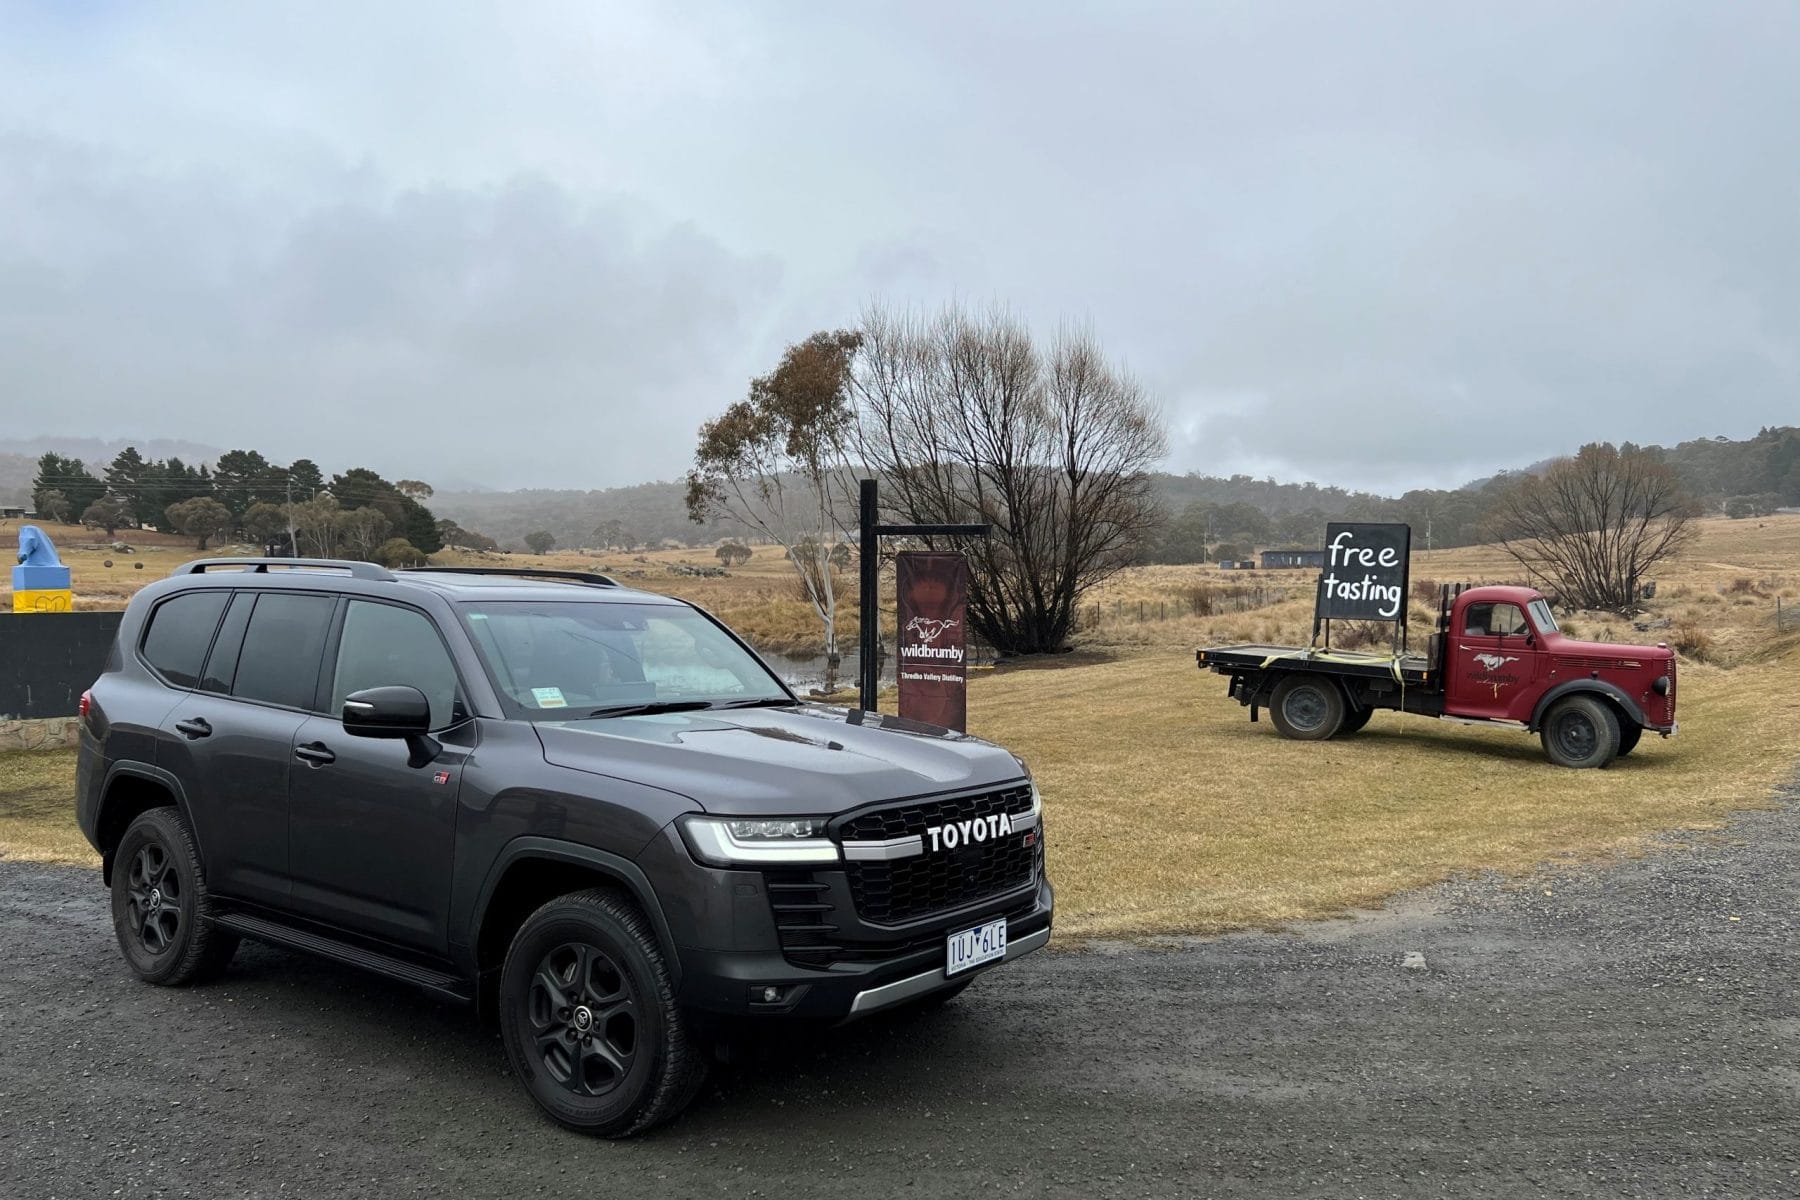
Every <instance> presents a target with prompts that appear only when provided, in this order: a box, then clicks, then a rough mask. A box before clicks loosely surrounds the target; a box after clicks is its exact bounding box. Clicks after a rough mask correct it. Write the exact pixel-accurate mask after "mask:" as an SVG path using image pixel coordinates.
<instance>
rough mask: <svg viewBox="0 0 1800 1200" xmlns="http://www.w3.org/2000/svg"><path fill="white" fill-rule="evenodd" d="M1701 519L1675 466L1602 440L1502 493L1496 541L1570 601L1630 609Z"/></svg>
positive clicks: (1583, 605)
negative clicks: (1651, 575)
mask: <svg viewBox="0 0 1800 1200" xmlns="http://www.w3.org/2000/svg"><path fill="white" fill-rule="evenodd" d="M1695 511H1696V510H1695V507H1694V504H1693V501H1692V500H1691V499H1689V497H1688V495H1687V494H1686V492H1684V491H1683V490H1682V486H1681V480H1680V477H1679V476H1678V475H1677V474H1676V473H1675V469H1674V468H1673V467H1670V466H1668V465H1667V464H1666V463H1663V462H1661V461H1659V460H1658V459H1657V458H1656V457H1655V456H1654V455H1653V454H1650V453H1648V452H1646V451H1643V450H1640V449H1637V448H1636V447H1633V446H1630V445H1627V446H1626V447H1625V448H1624V449H1623V450H1621V449H1618V448H1617V447H1615V446H1613V445H1612V444H1611V443H1606V442H1595V443H1592V444H1590V445H1586V446H1583V447H1582V448H1581V449H1580V451H1579V452H1577V453H1576V455H1575V456H1574V457H1573V458H1564V459H1559V460H1558V461H1556V462H1554V463H1552V464H1551V465H1550V467H1549V469H1548V470H1546V471H1545V472H1544V473H1543V474H1542V475H1528V476H1526V477H1524V478H1523V479H1521V480H1519V481H1518V482H1517V483H1516V484H1514V485H1513V486H1512V487H1511V488H1509V489H1507V490H1506V491H1505V492H1503V493H1502V494H1501V495H1500V497H1499V500H1498V501H1497V505H1496V508H1495V512H1494V516H1493V533H1494V535H1495V536H1496V537H1497V538H1498V539H1499V541H1500V543H1501V544H1502V545H1503V546H1505V547H1506V550H1507V552H1508V553H1509V554H1511V555H1512V556H1513V557H1514V558H1515V559H1517V560H1518V561H1519V563H1520V564H1521V565H1522V566H1524V568H1525V569H1526V570H1527V571H1529V572H1530V573H1531V575H1532V577H1533V578H1535V579H1537V580H1540V581H1541V582H1543V583H1544V584H1545V586H1546V588H1547V589H1548V590H1552V591H1555V592H1556V593H1557V594H1559V595H1560V596H1561V597H1562V598H1563V600H1564V601H1566V602H1568V603H1570V604H1574V605H1577V606H1579V607H1581V608H1602V609H1610V610H1613V611H1625V610H1628V609H1630V608H1632V607H1634V606H1635V605H1636V604H1637V601H1638V595H1639V588H1640V586H1641V582H1642V580H1643V577H1644V574H1645V573H1646V572H1647V571H1649V570H1650V568H1651V567H1653V566H1655V565H1656V564H1657V563H1659V562H1661V561H1663V560H1664V559H1666V558H1668V557H1669V556H1670V555H1672V554H1674V553H1675V552H1676V551H1677V550H1679V549H1681V547H1682V546H1684V545H1686V544H1687V543H1688V542H1689V541H1690V540H1691V539H1692V538H1693V537H1694V534H1695V532H1696V530H1695V529H1694V527H1693V518H1694V515H1695Z"/></svg>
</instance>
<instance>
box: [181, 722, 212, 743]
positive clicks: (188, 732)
mask: <svg viewBox="0 0 1800 1200" xmlns="http://www.w3.org/2000/svg"><path fill="white" fill-rule="evenodd" d="M175 728H176V730H177V731H179V732H180V733H181V734H182V736H183V737H185V738H187V740H188V741H190V742H191V741H194V740H196V739H198V738H203V737H211V736H212V725H211V723H210V722H208V721H207V719H206V718H205V717H193V718H191V719H189V720H186V721H177V722H175Z"/></svg>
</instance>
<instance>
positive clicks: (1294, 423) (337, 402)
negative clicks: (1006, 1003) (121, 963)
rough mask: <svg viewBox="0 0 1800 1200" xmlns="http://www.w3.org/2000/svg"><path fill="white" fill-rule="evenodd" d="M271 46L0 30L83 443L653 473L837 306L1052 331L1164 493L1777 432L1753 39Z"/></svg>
mask: <svg viewBox="0 0 1800 1200" xmlns="http://www.w3.org/2000/svg"><path fill="white" fill-rule="evenodd" d="M46 11H48V10H46ZM57 11H58V12H59V13H61V12H62V10H60V9H59V10H57ZM307 12H308V14H309V17H310V19H309V20H308V21H307V22H306V23H305V24H304V26H302V27H296V28H294V29H291V30H284V31H281V32H280V33H279V35H277V34H276V33H274V32H272V29H273V26H272V25H271V23H270V21H269V20H268V19H267V18H266V17H263V16H261V15H259V14H258V13H257V10H255V9H253V8H250V9H247V8H244V7H242V6H231V5H222V6H221V5H217V4H204V3H203V4H196V5H194V6H192V7H191V8H190V9H182V10H176V11H175V12H174V13H173V14H168V15H159V16H155V17H152V16H149V15H145V14H144V13H140V12H138V11H137V10H135V9H127V10H122V11H120V12H109V13H100V14H97V15H93V16H92V17H91V18H88V19H91V20H92V21H93V22H94V23H95V24H96V25H98V26H100V29H99V30H98V32H96V31H95V30H93V29H87V28H84V29H82V30H80V31H79V35H78V34H77V33H73V32H69V31H67V30H64V31H62V32H60V33H58V34H56V35H54V36H53V35H51V34H48V33H46V32H45V31H44V30H43V29H41V28H35V27H33V28H22V27H15V31H14V32H15V36H13V37H11V38H7V37H4V36H0V112H6V113H9V114H17V115H16V116H15V117H14V118H13V121H14V126H15V129H16V132H15V135H14V140H13V141H12V142H10V143H9V144H8V146H7V147H6V148H5V150H4V153H3V154H0V264H3V265H4V268H5V274H4V276H0V339H4V342H5V347H6V350H7V360H6V364H5V366H6V370H7V371H8V372H9V373H10V375H11V377H12V379H13V381H14V382H15V383H17V384H20V385H22V387H23V390H22V391H17V392H16V394H21V395H24V394H29V395H31V396H50V397H56V398H58V400H59V402H63V401H66V402H67V403H68V404H69V405H72V406H73V411H75V412H77V413H79V414H80V415H79V417H73V418H65V419H66V420H68V421H71V422H73V423H76V424H78V425H79V426H80V428H79V430H71V431H72V432H74V431H81V432H88V431H92V432H101V433H105V432H120V433H125V432H134V431H150V430H166V431H168V432H172V433H173V432H179V433H182V434H185V435H187V436H193V437H196V438H204V440H209V441H215V442H216V441H243V442H255V443H264V442H268V441H270V440H271V438H270V436H269V434H270V432H271V431H275V430H279V431H281V432H282V436H284V437H287V436H292V437H301V436H306V437H310V438H311V439H312V441H311V442H309V443H308V445H307V447H306V449H307V452H310V453H316V454H317V455H318V456H320V457H323V458H333V459H335V458H337V457H339V456H340V454H339V452H338V451H337V450H336V449H335V448H334V446H336V445H341V444H342V442H343V440H344V439H345V438H346V437H349V436H354V437H356V438H358V439H361V440H362V441H364V442H366V443H367V444H369V445H371V446H373V447H377V448H381V447H388V446H392V447H393V453H394V455H395V457H396V458H398V459H406V460H407V461H408V462H409V463H410V461H411V460H410V458H409V457H408V456H410V455H411V454H412V452H413V451H412V447H413V446H415V445H416V446H418V447H419V448H420V449H422V450H424V451H425V452H426V454H427V455H428V456H430V457H431V458H434V459H442V460H444V461H447V462H448V461H454V462H456V463H457V464H458V466H457V469H458V471H459V472H461V473H466V474H471V475H473V476H475V477H478V478H488V479H491V480H492V481H494V482H496V483H509V482H517V481H519V480H520V479H521V478H523V479H526V480H540V479H541V480H543V481H545V482H551V483H558V484H570V485H583V484H591V485H595V486H599V485H603V484H610V483H622V482H631V481H633V480H636V479H639V478H644V477H648V476H664V477H666V476H669V475H672V474H674V473H676V472H678V471H679V470H680V469H681V466H682V465H683V463H684V462H685V461H686V459H687V456H688V454H689V453H690V451H691V445H692V435H693V430H694V427H695V425H696V424H697V423H698V421H699V420H700V419H701V418H702V417H704V416H705V415H708V414H709V413H711V412H714V411H717V409H718V408H720V407H721V406H722V405H723V404H724V403H725V402H727V401H728V400H729V399H731V398H733V397H735V396H736V395H738V394H739V393H740V392H741V390H742V388H743V385H744V381H745V379H746V377H748V376H749V375H751V374H753V373H756V372H758V371H760V370H764V369H766V368H767V366H768V365H769V364H770V363H771V362H772V361H773V360H774V356H775V354H776V353H777V352H778V350H779V348H780V345H781V344H782V343H783V342H786V341H792V340H796V339H798V338H800V337H803V336H804V335H805V334H806V333H808V332H809V331H810V330H812V329H814V328H818V327H821V326H840V325H844V324H847V323H849V322H851V321H853V320H854V319H855V316H856V314H857V312H858V310H859V309H860V308H861V306H862V304H863V303H864V302H865V301H866V300H867V299H869V298H870V297H873V296H880V297H881V298H883V299H885V300H887V301H888V302H890V303H895V304H927V305H932V304H937V303H941V302H942V301H944V300H946V299H949V298H958V299H961V300H964V301H966V302H970V303H974V304H977V305H980V304H986V303H989V302H998V303H1002V304H1006V305H1009V306H1010V307H1012V308H1014V309H1016V310H1018V311H1020V312H1021V313H1023V314H1025V315H1026V316H1028V317H1029V318H1030V319H1032V320H1033V321H1035V322H1037V323H1038V324H1040V325H1041V326H1042V327H1044V328H1045V329H1046V330H1048V329H1051V328H1054V326H1055V324H1056V323H1057V322H1058V321H1060V320H1062V319H1065V318H1067V319H1074V320H1080V321H1086V322H1089V323H1091V324H1092V326H1093V327H1094V328H1095V330H1096V331H1097V332H1098V334H1099V335H1100V336H1101V338H1102V339H1103V340H1104V341H1105V343H1106V344H1107V345H1108V346H1109V348H1110V349H1112V350H1113V351H1114V352H1116V353H1118V354H1119V355H1121V356H1122V357H1124V358H1125V359H1126V360H1127V361H1128V362H1129V364H1130V366H1131V367H1132V368H1133V370H1134V371H1135V372H1136V373H1137V374H1138V375H1139V376H1140V377H1141V378H1143V379H1144V381H1145V382H1146V383H1147V384H1148V385H1149V386H1151V387H1152V389H1153V390H1155V391H1156V392H1157V393H1158V394H1159V395H1160V396H1161V398H1162V400H1163V403H1164V406H1165V408H1166V410H1167V411H1168V413H1169V415H1170V418H1171V423H1172V425H1173V427H1174V433H1175V436H1174V437H1173V439H1172V446H1173V449H1172V453H1171V456H1170V460H1169V466H1170V467H1171V468H1173V469H1176V470H1186V469H1190V468H1191V469H1200V470H1207V471H1216V472H1232V471H1238V470H1248V471H1252V472H1255V473H1259V474H1260V473H1264V472H1267V473H1273V474H1277V475H1281V476H1288V477H1313V478H1319V479H1321V480H1323V481H1327V482H1335V483H1342V484H1346V485H1351V486H1368V487H1381V488H1391V489H1400V488H1405V487H1407V486H1414V485H1419V484H1452V483H1456V482H1460V481H1462V480H1465V479H1468V478H1470V477H1473V476H1477V475H1481V474H1485V473H1488V472H1490V471H1492V470H1494V469H1496V468H1500V467H1504V466H1511V465H1518V464H1520V463H1523V462H1529V461H1533V460H1536V459H1539V458H1543V457H1545V456H1547V455H1549V454H1553V453H1556V452H1559V451H1562V450H1566V449H1568V448H1570V447H1571V446H1572V445H1574V444H1576V443H1578V442H1580V441H1583V440H1588V439H1592V438H1614V439H1619V438H1627V437H1629V438H1632V439H1633V440H1640V441H1673V440H1679V439H1682V438H1687V437H1694V436H1703V435H1711V434H1717V433H1726V434H1732V435H1737V436H1742V435H1745V434H1747V433H1749V432H1751V431H1753V430H1754V429H1755V428H1756V427H1757V426H1758V425H1761V424H1768V423H1776V422H1782V421H1793V420H1795V419H1797V418H1796V416H1795V413H1796V411H1797V410H1796V406H1795V403H1794V397H1795V396H1796V395H1797V394H1800V276H1797V275H1796V274H1795V273H1794V271H1793V269H1792V264H1793V263H1794V262H1796V261H1800V125H1797V124H1796V122H1795V120H1794V114H1795V113H1796V112H1800V72H1796V71H1794V70H1793V69H1792V67H1793V63H1794V62H1796V61H1800V8H1795V7H1794V6H1792V5H1790V4H1786V3H1774V2H1747V3H1741V4H1731V5H1704V4H1692V5H1675V4H1660V5H1647V4H1617V5H1613V4H1594V5H1580V6H1569V5H1550V4H1530V3H1525V4H1514V5H1507V6H1504V7H1502V8H1490V9H1482V10H1472V9H1468V8H1463V7H1456V6H1451V7H1446V6H1443V5H1439V4H1426V3H1401V4H1393V5H1381V6H1368V5H1343V4H1324V3H1320V4H1298V3H1296V4H1281V5H1207V6H1194V5H1160V4H1154V5H1153V4H1137V3H1121V4H1117V5H1107V6H1103V7H1099V8H1091V7H1075V6H1068V7H1064V6H1055V5H1046V4H1041V3H1021V4H998V5H980V6H969V5H966V4H952V3H937V4H934V3H919V4H911V5H905V6H892V7H872V6H839V7H838V8H836V9H833V10H831V11H830V13H829V16H820V15H818V14H811V15H807V16H801V15H797V14H795V13H792V12H786V11H783V10H754V9H749V8H745V7H743V6H738V5H708V4H701V5H694V6H664V5H658V4H613V5H596V6H578V7H577V8H575V9H571V8H568V7H566V6H555V7H543V6H537V5H532V4H516V5H507V6H504V7H493V8H480V7H475V6H460V7H457V8H456V9H455V10H454V12H449V11H448V10H443V9H441V6H433V5H427V4H423V3H420V4H417V5H408V4H405V3H401V2H400V0H396V2H395V3H392V4H384V5H379V6H368V5H361V6H356V5H349V4H341V5H332V4H329V3H325V2H323V0H322V2H321V3H320V4H317V5H310V6H308V8H307ZM439 14H443V19H441V20H440V19H437V17H438V15H439ZM8 19H9V18H8V16H7V15H5V14H3V13H0V34H3V33H4V31H5V28H6V24H5V23H6V22H7V20H8ZM12 19H13V20H14V21H15V22H16V21H17V20H18V18H16V17H13V18H12ZM71 19H72V18H71ZM40 24H42V23H41V22H40ZM98 34H110V35H111V36H110V37H109V36H99V35H98ZM347 40H348V41H349V42H351V43H353V44H354V52H353V53H346V52H345V50H344V45H345V43H346V41H347ZM9 44H10V45H12V46H13V47H15V48H17V47H24V49H23V50H15V51H14V52H12V53H11V54H10V56H9V51H8V49H7V46H8V45H9ZM21 146H23V149H21V148H20V147H21ZM241 397H249V398H250V399H249V400H248V401H245V400H242V399H240V398H241ZM147 405H155V406H158V408H159V409H166V410H167V412H168V413H169V414H171V417H170V420H171V421H173V422H175V423H177V424H179V425H180V426H181V428H179V429H174V428H169V424H168V422H165V421H163V420H161V419H160V418H152V417H149V416H147V415H146V414H145V406H147ZM302 409H305V410H306V411H308V412H309V413H310V412H313V411H314V410H315V409H316V411H317V416H313V417H309V418H308V419H307V420H308V421H311V422H313V425H312V427H311V428H310V429H309V427H308V425H307V422H306V421H301V420H299V419H298V418H295V417H292V416H290V415H288V414H293V413H296V412H298V411H300V410H302ZM40 411H41V410H40ZM497 413H498V414H499V415H498V416H497V415H496V414H497ZM538 413H556V414H558V417H559V419H560V420H561V421H562V423H561V424H556V425H554V429H555V430H556V433H555V435H554V436H549V437H547V436H546V435H545V434H544V433H543V432H542V429H541V428H540V426H541V425H542V424H543V422H541V421H540V420H539V419H538V417H537V416H536V414H538ZM353 418H354V424H351V422H352V419H353ZM38 419H40V418H39V417H38V415H37V413H36V412H34V414H33V421H34V422H35V421H36V420H38ZM320 422H323V423H324V424H325V425H326V426H327V427H328V428H327V429H324V430H322V429H320V428H319V423H320ZM339 425H342V426H343V428H345V429H347V428H354V429H355V430H356V433H355V434H354V435H350V434H346V433H345V432H343V431H342V430H341V429H340V428H338V426H339ZM484 426H486V428H484ZM221 427H222V428H221ZM477 440H478V441H479V443H480V446H479V449H472V448H471V445H472V443H474V442H475V441H477ZM410 469H411V468H410V466H409V470H410ZM424 469H425V468H420V470H424Z"/></svg>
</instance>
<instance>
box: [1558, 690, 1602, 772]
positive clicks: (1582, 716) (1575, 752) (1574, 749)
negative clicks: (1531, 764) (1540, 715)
mask: <svg viewBox="0 0 1800 1200" xmlns="http://www.w3.org/2000/svg"><path fill="white" fill-rule="evenodd" d="M1538 736H1539V737H1541V738H1542V739H1543V742H1544V753H1545V754H1547V755H1549V756H1550V761H1551V762H1553V763H1555V764H1556V765H1557V766H1559V767H1575V768H1592V767H1604V766H1605V765H1606V764H1607V763H1610V762H1611V761H1612V760H1613V759H1614V758H1616V757H1618V754H1619V718H1618V716H1617V715H1616V714H1615V713H1614V712H1613V710H1612V706H1611V705H1609V704H1607V703H1606V702H1605V701H1603V700H1600V699H1597V698H1595V697H1593V696H1568V697H1566V698H1564V699H1562V700H1558V701H1557V702H1556V704H1555V706H1554V707H1553V708H1551V710H1550V711H1549V712H1548V713H1546V714H1545V715H1544V723H1543V726H1542V728H1541V729H1540V730H1539V731H1538Z"/></svg>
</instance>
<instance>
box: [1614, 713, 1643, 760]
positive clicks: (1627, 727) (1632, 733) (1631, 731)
mask: <svg viewBox="0 0 1800 1200" xmlns="http://www.w3.org/2000/svg"><path fill="white" fill-rule="evenodd" d="M1643 736H1644V727H1643V726H1642V725H1632V724H1628V723H1626V722H1624V721H1621V722H1620V723H1619V757H1620V758H1624V757H1625V756H1626V755H1627V754H1630V753H1631V752H1632V751H1633V750H1636V749H1637V744H1638V739H1639V738H1641V737H1643Z"/></svg>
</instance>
